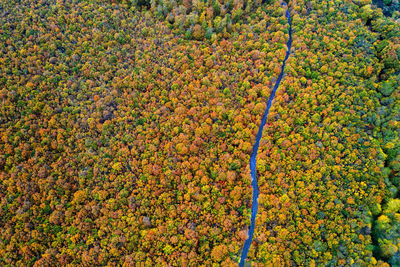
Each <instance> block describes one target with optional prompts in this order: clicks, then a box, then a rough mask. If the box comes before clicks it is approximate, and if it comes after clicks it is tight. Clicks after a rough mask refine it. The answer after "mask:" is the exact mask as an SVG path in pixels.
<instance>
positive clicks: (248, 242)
mask: <svg viewBox="0 0 400 267" xmlns="http://www.w3.org/2000/svg"><path fill="white" fill-rule="evenodd" d="M282 5H283V6H287V4H286V3H282ZM286 18H287V21H288V24H289V40H288V42H287V44H286V46H287V51H286V55H285V59H284V60H283V63H282V67H281V72H280V74H279V76H278V79H277V80H276V82H275V85H274V88H273V90H272V93H271V95H270V97H269V99H268V103H267V108H266V109H265V111H264V115H263V117H262V119H261V123H260V127H259V128H258V133H257V136H256V142H255V143H254V146H253V150H252V152H251V156H250V175H251V186H252V187H253V204H252V207H251V224H250V228H249V233H248V238H247V239H246V241H245V242H244V246H243V250H242V254H241V256H240V263H239V266H240V267H243V266H244V263H245V261H246V258H247V254H248V252H249V249H250V246H251V241H252V239H253V235H254V228H255V223H256V216H257V209H258V196H259V193H260V191H259V188H258V183H257V177H256V162H257V152H258V147H259V146H260V140H261V137H262V132H263V129H264V125H265V123H266V122H267V118H268V114H269V110H270V108H271V106H272V101H273V100H274V97H275V93H276V90H277V89H278V87H279V84H280V83H281V81H282V78H283V72H284V70H285V65H286V61H287V59H288V58H289V54H290V48H291V47H292V22H291V20H290V12H289V7H288V6H287V9H286Z"/></svg>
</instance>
